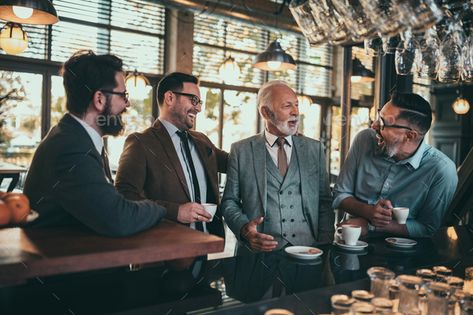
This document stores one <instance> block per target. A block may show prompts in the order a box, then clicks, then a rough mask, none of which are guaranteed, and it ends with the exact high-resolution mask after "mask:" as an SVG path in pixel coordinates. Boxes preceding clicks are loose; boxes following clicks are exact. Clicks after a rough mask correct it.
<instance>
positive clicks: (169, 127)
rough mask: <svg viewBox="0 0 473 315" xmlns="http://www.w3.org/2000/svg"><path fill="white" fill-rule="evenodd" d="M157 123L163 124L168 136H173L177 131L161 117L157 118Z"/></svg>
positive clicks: (177, 129)
mask: <svg viewBox="0 0 473 315" xmlns="http://www.w3.org/2000/svg"><path fill="white" fill-rule="evenodd" d="M158 119H159V121H160V122H161V123H162V124H163V126H164V128H166V130H167V132H168V133H169V136H171V137H172V136H174V135H175V134H176V132H177V131H179V128H177V127H176V126H174V125H173V124H172V123H171V122H169V121H167V120H166V119H163V118H161V117H158Z"/></svg>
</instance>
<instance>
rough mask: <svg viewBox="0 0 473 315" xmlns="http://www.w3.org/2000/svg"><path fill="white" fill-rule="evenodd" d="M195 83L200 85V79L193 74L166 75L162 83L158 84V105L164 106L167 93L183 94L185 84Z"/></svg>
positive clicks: (176, 73)
mask: <svg viewBox="0 0 473 315" xmlns="http://www.w3.org/2000/svg"><path fill="white" fill-rule="evenodd" d="M184 82H189V83H195V84H199V79H198V78H197V77H196V76H193V75H192V74H187V73H182V72H172V73H169V74H167V75H165V76H164V77H163V78H162V79H161V81H159V82H158V104H159V106H163V103H164V93H166V92H167V91H176V92H181V91H182V88H183V87H184V85H183V83H184Z"/></svg>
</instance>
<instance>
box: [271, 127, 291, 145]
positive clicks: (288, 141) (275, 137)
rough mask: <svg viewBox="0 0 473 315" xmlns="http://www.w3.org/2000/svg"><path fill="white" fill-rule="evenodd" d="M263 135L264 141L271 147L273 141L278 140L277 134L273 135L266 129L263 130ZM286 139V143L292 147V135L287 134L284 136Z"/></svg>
mask: <svg viewBox="0 0 473 315" xmlns="http://www.w3.org/2000/svg"><path fill="white" fill-rule="evenodd" d="M264 137H265V138H266V142H267V143H268V144H269V145H270V146H271V147H273V146H274V143H276V140H278V138H279V137H278V136H275V135H273V134H272V133H270V132H269V131H268V130H266V129H265V130H264ZM284 138H285V139H286V143H287V144H288V145H289V146H290V147H292V136H291V135H289V136H286V137H284Z"/></svg>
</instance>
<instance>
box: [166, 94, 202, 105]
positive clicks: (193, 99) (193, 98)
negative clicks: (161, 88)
mask: <svg viewBox="0 0 473 315" xmlns="http://www.w3.org/2000/svg"><path fill="white" fill-rule="evenodd" d="M171 92H173V93H174V94H177V95H182V96H187V97H188V98H189V99H190V100H191V104H192V105H193V106H197V105H200V106H202V100H201V99H200V98H199V97H198V96H197V95H194V94H190V93H182V92H176V91H171Z"/></svg>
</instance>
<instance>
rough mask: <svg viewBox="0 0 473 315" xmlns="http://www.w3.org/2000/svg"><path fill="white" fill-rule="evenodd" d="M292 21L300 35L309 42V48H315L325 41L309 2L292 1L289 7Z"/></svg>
mask: <svg viewBox="0 0 473 315" xmlns="http://www.w3.org/2000/svg"><path fill="white" fill-rule="evenodd" d="M289 10H291V13H292V16H293V17H294V20H296V23H297V25H299V27H300V29H301V31H302V33H303V34H304V36H305V37H306V38H307V40H308V41H309V44H310V45H311V46H317V45H320V44H322V43H323V42H325V41H326V40H327V38H326V36H325V33H324V31H323V30H322V29H321V28H320V26H319V25H318V24H317V22H316V20H315V18H314V15H313V14H312V8H311V7H310V5H309V1H308V0H306V1H303V2H298V1H292V2H291V4H290V5H289Z"/></svg>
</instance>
